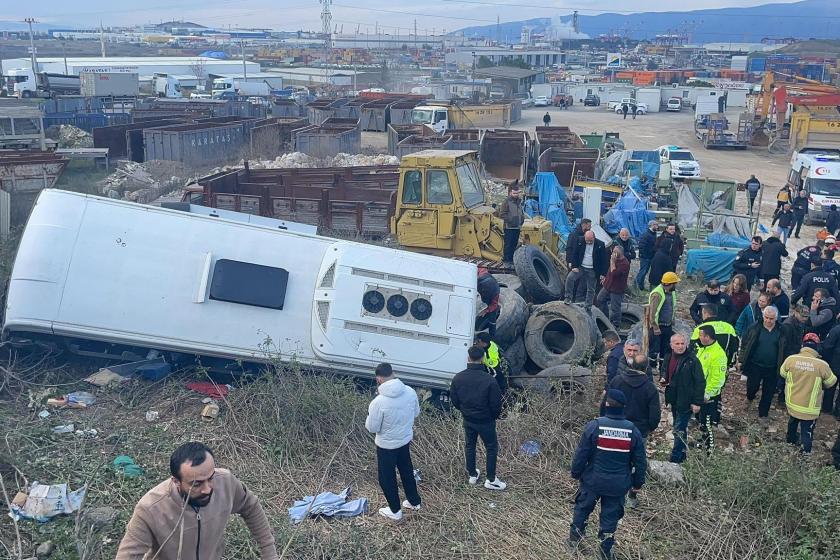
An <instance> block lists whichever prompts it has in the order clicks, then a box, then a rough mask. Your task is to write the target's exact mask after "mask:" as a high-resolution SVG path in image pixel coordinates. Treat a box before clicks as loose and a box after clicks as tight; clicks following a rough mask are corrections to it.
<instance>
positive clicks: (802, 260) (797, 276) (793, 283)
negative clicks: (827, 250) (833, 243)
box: [790, 241, 823, 290]
mask: <svg viewBox="0 0 840 560" xmlns="http://www.w3.org/2000/svg"><path fill="white" fill-rule="evenodd" d="M822 248H823V242H822V241H817V244H816V245H808V246H807V247H804V248H802V249H800V250H799V251H798V252H797V253H796V260H795V261H793V269H792V270H791V273H790V288H791V289H792V290H795V289H796V288H798V287H799V281H800V280H801V279H802V277H803V276H805V275H806V274H808V272H809V271H810V270H811V263H812V262H813V261H818V260H820V254H821V252H822Z"/></svg>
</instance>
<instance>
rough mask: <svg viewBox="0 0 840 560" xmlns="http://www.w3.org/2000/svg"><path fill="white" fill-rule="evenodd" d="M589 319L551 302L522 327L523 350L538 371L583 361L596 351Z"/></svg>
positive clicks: (576, 309)
mask: <svg viewBox="0 0 840 560" xmlns="http://www.w3.org/2000/svg"><path fill="white" fill-rule="evenodd" d="M593 331H594V329H593V322H592V318H591V317H589V316H588V315H587V314H586V311H584V310H583V308H581V307H578V306H576V305H567V304H566V303H563V302H560V301H554V302H551V303H547V304H545V305H541V306H539V307H537V308H536V310H535V311H534V313H533V314H532V315H531V318H530V319H528V324H527V325H526V326H525V349H526V350H527V351H528V357H530V358H531V361H533V362H534V363H535V364H536V365H537V366H538V367H540V368H543V369H545V368H550V367H552V366H556V365H560V364H574V363H579V362H582V361H586V360H587V358H588V357H589V356H591V354H592V352H593V351H594V350H595V344H596V340H595V338H596V337H595V334H594V332H593Z"/></svg>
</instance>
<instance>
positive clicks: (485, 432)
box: [449, 346, 507, 490]
mask: <svg viewBox="0 0 840 560" xmlns="http://www.w3.org/2000/svg"><path fill="white" fill-rule="evenodd" d="M467 355H468V356H469V363H468V364H467V369H465V370H463V371H461V372H459V373H457V374H456V375H455V377H454V378H453V379H452V384H451V385H450V387H449V398H450V399H451V401H452V406H454V407H455V408H457V409H458V410H460V411H461V414H462V415H463V417H464V441H465V443H464V456H465V460H466V468H467V474H468V475H469V483H470V484H477V483H478V479H479V476H481V471H479V470H478V469H476V468H475V446H476V442H477V441H478V438H479V437H481V441H482V442H483V443H484V449H485V451H486V452H487V479H486V480H485V481H484V487H485V488H487V489H488V490H504V489H505V488H506V487H507V484H505V483H504V482H502V481H501V480H499V478H498V477H497V476H496V456H497V454H498V452H499V441H498V439H497V437H496V420H497V419H498V418H499V415H500V414H501V413H502V392H501V390H499V384H498V383H496V380H495V379H494V378H493V377H492V376H491V375H490V374H489V373H487V369H486V368H485V367H484V363H483V362H484V348H482V347H480V346H471V347H470V348H469V349H468V350H467Z"/></svg>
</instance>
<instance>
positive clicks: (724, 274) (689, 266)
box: [685, 249, 738, 282]
mask: <svg viewBox="0 0 840 560" xmlns="http://www.w3.org/2000/svg"><path fill="white" fill-rule="evenodd" d="M737 254H738V252H737V251H735V250H732V249H730V250H726V249H689V250H688V260H687V261H686V264H685V271H686V273H687V274H688V275H689V276H693V275H697V274H702V276H703V280H712V279H714V280H717V281H718V282H728V281H729V279H730V278H732V274H733V269H732V263H734V262H735V256H736V255H737Z"/></svg>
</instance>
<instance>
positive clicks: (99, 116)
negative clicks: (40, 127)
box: [44, 113, 131, 132]
mask: <svg viewBox="0 0 840 560" xmlns="http://www.w3.org/2000/svg"><path fill="white" fill-rule="evenodd" d="M130 122H131V115H130V114H129V113H52V114H50V115H45V116H44V127H45V128H49V127H51V126H59V125H62V124H67V125H71V126H75V127H76V128H81V129H82V130H84V131H87V132H92V131H93V129H94V128H97V127H102V126H109V125H112V124H128V123H130Z"/></svg>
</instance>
